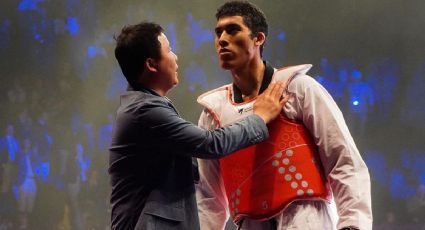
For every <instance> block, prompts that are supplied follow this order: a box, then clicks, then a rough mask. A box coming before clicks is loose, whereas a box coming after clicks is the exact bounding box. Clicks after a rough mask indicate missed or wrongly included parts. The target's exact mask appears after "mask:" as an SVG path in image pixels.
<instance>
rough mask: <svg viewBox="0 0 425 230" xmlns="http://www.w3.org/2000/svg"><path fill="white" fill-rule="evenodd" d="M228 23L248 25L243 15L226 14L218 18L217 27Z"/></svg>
mask: <svg viewBox="0 0 425 230" xmlns="http://www.w3.org/2000/svg"><path fill="white" fill-rule="evenodd" d="M228 25H240V26H246V25H245V23H244V21H243V17H242V16H239V15H236V16H224V17H221V18H219V19H218V20H217V25H216V27H217V28H218V27H225V26H228Z"/></svg>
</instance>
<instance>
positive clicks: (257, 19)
mask: <svg viewBox="0 0 425 230" xmlns="http://www.w3.org/2000/svg"><path fill="white" fill-rule="evenodd" d="M226 16H241V17H242V18H243V22H244V23H245V25H246V26H247V27H248V28H249V29H250V30H251V32H252V36H253V37H254V36H257V34H258V32H263V33H264V34H265V35H266V37H267V35H268V25H267V19H266V16H265V15H264V13H263V11H261V9H260V8H258V7H257V6H256V5H254V4H252V3H250V2H248V1H229V2H226V3H225V4H223V5H222V6H220V7H219V8H218V9H217V13H216V14H215V17H216V19H217V20H219V19H220V18H222V17H226ZM260 51H261V53H263V45H261V47H260Z"/></svg>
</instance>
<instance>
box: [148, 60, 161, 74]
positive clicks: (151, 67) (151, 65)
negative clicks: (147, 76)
mask: <svg viewBox="0 0 425 230" xmlns="http://www.w3.org/2000/svg"><path fill="white" fill-rule="evenodd" d="M145 68H146V70H148V71H150V72H155V73H156V72H158V71H159V70H158V62H157V61H156V60H155V59H153V58H147V59H146V61H145Z"/></svg>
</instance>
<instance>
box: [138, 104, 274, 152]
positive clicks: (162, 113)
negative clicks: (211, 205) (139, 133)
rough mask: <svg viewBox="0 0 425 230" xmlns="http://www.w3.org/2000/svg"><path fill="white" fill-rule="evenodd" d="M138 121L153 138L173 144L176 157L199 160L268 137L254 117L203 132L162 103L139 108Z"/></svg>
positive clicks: (232, 150) (234, 149) (260, 121)
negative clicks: (188, 156) (181, 155)
mask: <svg viewBox="0 0 425 230" xmlns="http://www.w3.org/2000/svg"><path fill="white" fill-rule="evenodd" d="M138 120H139V121H141V125H142V126H144V128H147V129H149V132H150V133H151V134H152V136H155V137H158V139H159V140H160V141H161V142H162V143H169V144H170V145H173V146H174V153H175V154H186V155H187V154H191V156H193V157H198V158H207V159H218V158H221V157H224V156H226V155H228V154H230V153H232V152H234V151H236V150H238V149H241V148H244V147H247V146H249V145H252V144H256V143H259V142H261V141H264V140H265V139H267V138H268V135H269V133H268V130H267V126H266V124H265V123H264V121H263V120H262V119H261V118H260V117H259V116H257V115H255V114H253V115H250V116H248V117H246V118H244V119H243V120H241V121H239V122H236V123H234V124H232V125H229V126H227V127H224V128H217V129H213V130H205V129H202V128H199V127H198V126H196V125H194V124H192V123H190V122H188V121H186V120H184V119H182V118H181V117H180V116H179V115H178V114H177V113H176V112H175V110H174V109H173V108H171V107H170V106H169V105H168V104H167V103H166V102H163V101H155V102H153V103H152V104H150V105H148V106H143V107H141V108H140V112H139V118H138Z"/></svg>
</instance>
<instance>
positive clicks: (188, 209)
mask: <svg viewBox="0 0 425 230" xmlns="http://www.w3.org/2000/svg"><path fill="white" fill-rule="evenodd" d="M115 56H116V58H117V60H118V63H119V65H120V67H121V70H122V72H123V74H124V76H125V77H126V79H127V81H128V83H129V88H128V91H127V92H125V93H124V94H123V95H122V96H121V104H120V107H119V108H118V111H117V118H116V124H115V127H114V131H113V137H112V143H111V147H110V161H109V174H110V176H111V185H112V194H111V205H112V217H111V219H112V223H111V227H112V229H161V230H164V229H184V230H187V229H199V220H198V211H197V207H196V201H195V189H194V183H193V182H194V173H193V171H194V170H193V166H192V157H198V158H204V159H217V158H220V157H224V156H226V155H228V154H230V153H232V152H234V151H235V150H238V149H241V148H244V147H246V146H248V145H252V144H256V143H258V142H261V141H264V140H265V139H267V138H268V130H267V126H266V123H268V122H269V121H271V120H272V119H274V117H276V116H277V115H278V114H279V113H280V111H281V110H282V107H283V105H284V103H285V102H286V101H287V98H281V95H282V92H283V89H284V87H285V86H284V85H282V84H281V83H279V84H273V85H271V86H270V87H269V88H268V89H267V90H266V92H265V93H263V94H261V95H260V96H259V97H258V99H257V102H256V104H255V105H254V108H253V110H254V114H253V115H250V116H248V117H247V118H245V119H243V120H241V121H240V122H237V123H235V124H233V125H230V126H227V127H224V128H220V129H216V130H204V129H201V128H198V127H197V126H196V125H194V124H192V123H190V122H188V121H185V120H184V119H182V118H181V117H180V116H179V114H178V112H177V110H176V109H175V108H174V106H173V104H172V102H171V101H170V100H169V99H168V98H167V97H166V94H167V93H168V92H169V91H170V90H171V89H172V88H173V87H174V86H175V85H177V83H178V77H177V68H178V66H177V63H176V61H177V56H176V55H175V54H174V53H173V52H172V51H171V48H170V44H169V42H168V40H167V37H166V36H165V34H164V33H163V29H162V27H161V26H159V25H157V24H155V23H149V22H143V23H140V24H137V25H132V26H127V27H124V28H123V29H122V31H121V34H120V35H119V36H118V38H117V45H116V48H115Z"/></svg>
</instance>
